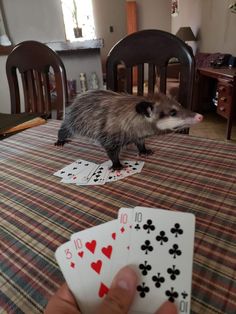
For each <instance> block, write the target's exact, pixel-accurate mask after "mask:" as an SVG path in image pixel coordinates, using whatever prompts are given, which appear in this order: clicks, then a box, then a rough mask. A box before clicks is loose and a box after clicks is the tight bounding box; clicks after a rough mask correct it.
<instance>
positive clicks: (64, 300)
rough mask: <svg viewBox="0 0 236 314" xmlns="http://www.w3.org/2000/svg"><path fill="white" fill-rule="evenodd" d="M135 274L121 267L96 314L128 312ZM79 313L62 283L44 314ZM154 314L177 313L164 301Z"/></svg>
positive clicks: (67, 289)
mask: <svg viewBox="0 0 236 314" xmlns="http://www.w3.org/2000/svg"><path fill="white" fill-rule="evenodd" d="M137 281H138V278H137V274H136V273H135V272H134V271H133V270H132V269H131V268H130V267H127V266H126V267H124V268H122V269H121V270H120V271H119V272H118V273H117V275H116V276H115V278H114V279H113V281H112V284H111V288H110V290H109V292H108V294H107V296H106V298H105V299H104V300H103V302H102V303H101V305H100V306H99V307H98V309H97V311H96V314H126V313H128V311H129V309H130V307H131V305H132V302H133V299H134V295H135V292H136V286H137ZM55 313H57V314H81V312H80V310H79V307H78V305H77V303H76V300H75V298H74V297H73V295H72V293H71V292H70V290H69V288H68V286H67V284H64V285H62V286H61V287H60V288H59V290H58V291H57V292H56V293H55V294H54V296H53V297H52V298H51V299H50V300H49V303H48V305H47V307H46V309H45V312H44V314H55ZM155 314H177V309H176V307H175V305H174V304H173V303H170V302H169V301H166V302H165V303H163V305H162V306H161V307H160V308H159V309H158V310H157V311H156V312H155Z"/></svg>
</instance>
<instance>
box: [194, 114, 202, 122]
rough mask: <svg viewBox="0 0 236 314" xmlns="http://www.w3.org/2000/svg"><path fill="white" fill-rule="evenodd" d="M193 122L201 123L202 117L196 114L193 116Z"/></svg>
mask: <svg viewBox="0 0 236 314" xmlns="http://www.w3.org/2000/svg"><path fill="white" fill-rule="evenodd" d="M194 120H195V121H196V122H201V121H202V120H203V115H201V114H199V113H197V114H196V115H195V117H194Z"/></svg>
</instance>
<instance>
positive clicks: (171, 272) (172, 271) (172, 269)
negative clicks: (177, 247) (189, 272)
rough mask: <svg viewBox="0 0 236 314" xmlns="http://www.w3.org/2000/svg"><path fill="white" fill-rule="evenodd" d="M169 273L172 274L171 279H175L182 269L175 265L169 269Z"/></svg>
mask: <svg viewBox="0 0 236 314" xmlns="http://www.w3.org/2000/svg"><path fill="white" fill-rule="evenodd" d="M167 273H168V274H170V279H171V280H175V279H176V277H177V276H178V275H179V274H180V270H179V269H176V268H175V265H173V266H172V268H168V269H167Z"/></svg>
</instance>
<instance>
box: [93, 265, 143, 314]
mask: <svg viewBox="0 0 236 314" xmlns="http://www.w3.org/2000/svg"><path fill="white" fill-rule="evenodd" d="M137 281H138V278H137V275H136V273H135V272H134V270H133V269H132V268H130V267H128V266H126V267H124V268H122V269H121V270H120V271H119V272H118V273H117V275H116V276H115V278H114V279H113V281H112V284H111V288H110V290H109V292H108V294H107V296H106V298H105V299H104V301H103V302H102V304H101V306H100V307H99V309H98V312H97V314H125V313H127V312H128V310H129V308H130V306H131V304H132V302H133V298H134V295H135V291H136V286H137Z"/></svg>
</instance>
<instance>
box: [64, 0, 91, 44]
mask: <svg viewBox="0 0 236 314" xmlns="http://www.w3.org/2000/svg"><path fill="white" fill-rule="evenodd" d="M61 5H62V11H63V17H64V24H65V31H66V39H67V40H69V41H75V40H79V39H94V38H95V27H94V18H93V7H92V0H61Z"/></svg>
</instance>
